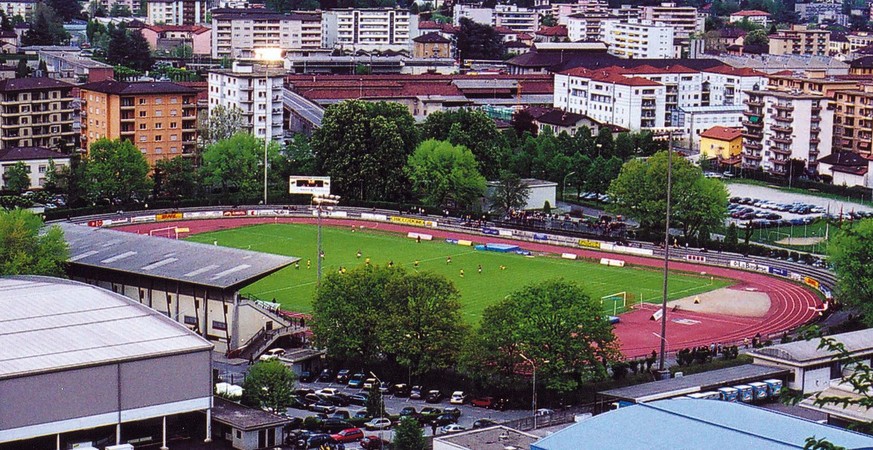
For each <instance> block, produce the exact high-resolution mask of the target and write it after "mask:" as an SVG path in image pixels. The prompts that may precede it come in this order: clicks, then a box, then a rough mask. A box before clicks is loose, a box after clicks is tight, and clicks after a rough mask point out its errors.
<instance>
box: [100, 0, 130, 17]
mask: <svg viewBox="0 0 873 450" xmlns="http://www.w3.org/2000/svg"><path fill="white" fill-rule="evenodd" d="M100 5H102V6H103V7H104V8H106V10H107V11H109V10H111V9H112V5H120V6H127V7H128V9H130V12H132V13H133V15H134V16H136V15H138V14H139V8H140V1H139V0H100Z"/></svg>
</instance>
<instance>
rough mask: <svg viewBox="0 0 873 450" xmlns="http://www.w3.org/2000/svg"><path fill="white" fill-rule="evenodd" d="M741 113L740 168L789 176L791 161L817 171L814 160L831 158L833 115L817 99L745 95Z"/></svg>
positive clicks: (788, 94) (796, 94)
mask: <svg viewBox="0 0 873 450" xmlns="http://www.w3.org/2000/svg"><path fill="white" fill-rule="evenodd" d="M746 93H747V94H748V96H749V99H748V100H747V101H746V106H747V108H746V111H745V112H744V113H743V114H744V115H745V116H746V120H744V121H743V127H744V130H743V158H742V165H743V167H745V168H748V169H759V168H760V169H762V170H764V171H767V172H770V173H772V174H776V175H790V172H789V170H790V169H789V165H790V161H791V160H793V159H794V160H800V161H803V162H804V164H805V166H806V169H807V170H808V171H809V172H811V173H813V172H816V171H817V170H818V160H819V159H821V158H824V157H825V156H828V155H830V154H831V148H832V145H831V144H832V142H831V140H832V138H833V126H834V111H833V109H832V107H831V106H830V104H829V103H830V100H829V99H828V98H826V97H823V96H821V95H810V94H804V93H800V92H782V91H774V90H752V91H747V92H746Z"/></svg>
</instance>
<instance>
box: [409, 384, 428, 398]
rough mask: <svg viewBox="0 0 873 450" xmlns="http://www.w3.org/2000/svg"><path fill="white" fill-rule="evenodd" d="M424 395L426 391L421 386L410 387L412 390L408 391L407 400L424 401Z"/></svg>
mask: <svg viewBox="0 0 873 450" xmlns="http://www.w3.org/2000/svg"><path fill="white" fill-rule="evenodd" d="M426 394H427V391H425V390H424V388H423V387H421V386H412V389H410V390H409V398H410V399H412V400H424V397H425V395H426Z"/></svg>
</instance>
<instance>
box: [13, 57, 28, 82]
mask: <svg viewBox="0 0 873 450" xmlns="http://www.w3.org/2000/svg"><path fill="white" fill-rule="evenodd" d="M29 76H30V67H28V66H27V59H26V58H20V59H19V60H18V66H16V67H15V78H27V77H29Z"/></svg>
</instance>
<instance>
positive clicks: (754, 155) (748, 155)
mask: <svg viewBox="0 0 873 450" xmlns="http://www.w3.org/2000/svg"><path fill="white" fill-rule="evenodd" d="M743 158H745V159H754V160H756V161H760V160H761V154H760V153H743Z"/></svg>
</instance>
